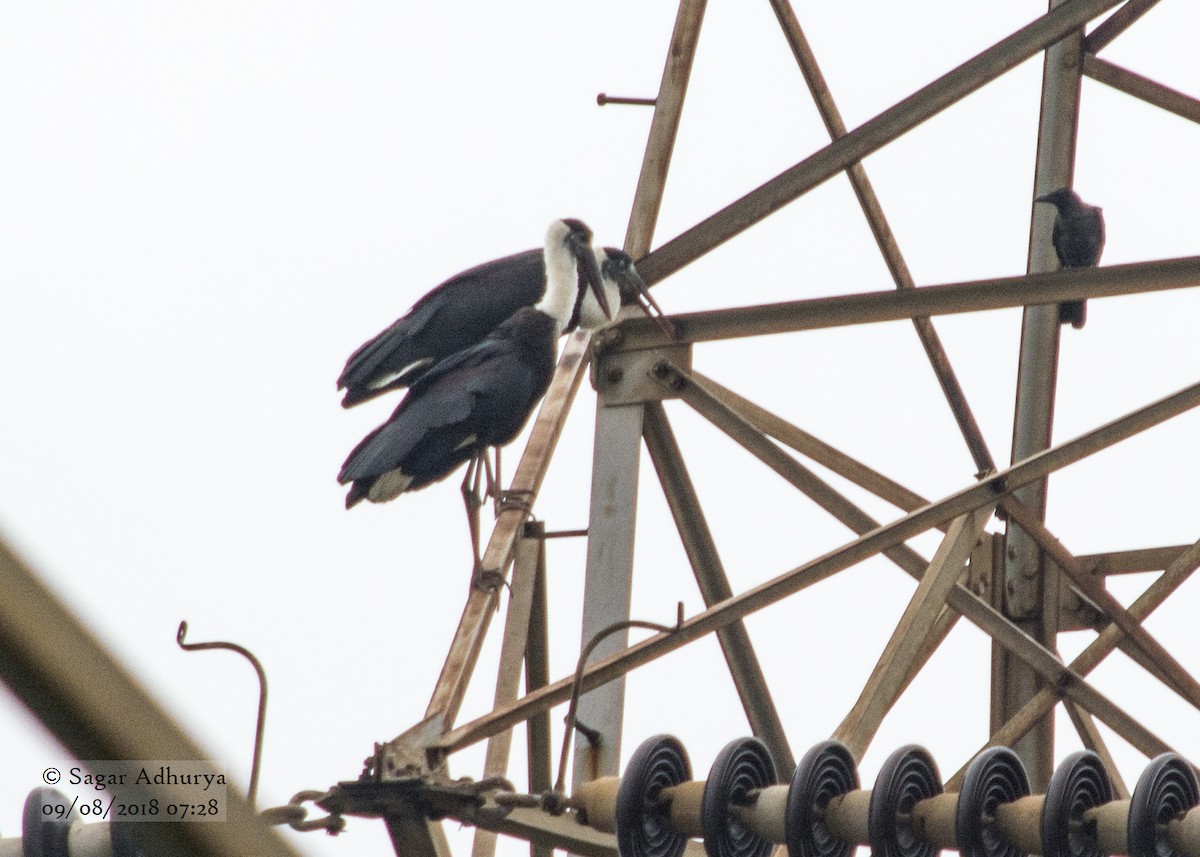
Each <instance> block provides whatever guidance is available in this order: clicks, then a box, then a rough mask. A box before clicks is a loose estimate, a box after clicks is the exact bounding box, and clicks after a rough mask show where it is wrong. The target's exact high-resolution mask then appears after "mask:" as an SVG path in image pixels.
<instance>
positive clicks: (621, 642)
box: [572, 402, 643, 787]
mask: <svg viewBox="0 0 1200 857" xmlns="http://www.w3.org/2000/svg"><path fill="white" fill-rule="evenodd" d="M642 408H643V406H642V405H641V404H634V405H618V406H615V407H606V406H605V405H604V404H603V402H601V403H600V407H599V408H598V409H597V411H596V440H595V448H594V451H593V454H592V496H591V515H590V517H589V522H588V548H587V578H586V580H585V581H584V591H583V640H582V643H581V647H582V646H586V645H587V644H588V643H589V642H591V640H592V638H593V637H595V636H596V635H597V634H598V633H600V632H601V631H602V630H604V629H605V628H607V627H608V626H609V625H612V624H613V623H615V622H623V621H625V620H627V619H628V618H629V598H630V590H631V588H632V581H633V534H634V522H635V520H636V518H637V481H638V462H639V459H640V458H641V451H642V444H641V441H642ZM628 642H629V633H628V632H627V631H625V632H619V633H615V634H613V635H611V636H610V637H608V638H607V639H605V640H604V641H603V642H602V643H600V645H599V646H597V647H596V650H595V652H594V653H593V655H592V658H593V660H601V659H603V658H605V657H607V656H609V655H611V654H614V653H616V652H619V651H621V650H622V649H624V648H625V647H626V646H627V645H628ZM624 706H625V679H624V677H623V676H622V677H621V678H618V679H615V680H613V681H611V682H609V683H608V684H606V685H604V686H603V687H598V688H596V689H595V690H592V691H589V692H588V693H585V694H584V695H583V696H581V697H580V699H579V714H578V718H577V719H578V722H579V723H580V724H582V725H583V726H584V727H585V728H586V729H587V730H588V734H589V735H591V736H592V737H591V739H585V738H584V737H583V736H582V734H580V735H577V736H575V737H576V743H575V765H574V768H573V772H572V782H573V784H574V785H575V786H576V787H578V786H579V784H580V783H583V782H587V781H588V780H592V779H595V778H596V777H600V776H607V775H615V774H617V773H618V770H619V767H618V766H619V765H620V761H621V760H620V753H621V720H622V713H623V711H624ZM593 741H594V742H595V743H593Z"/></svg>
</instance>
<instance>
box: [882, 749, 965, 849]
mask: <svg viewBox="0 0 1200 857" xmlns="http://www.w3.org/2000/svg"><path fill="white" fill-rule="evenodd" d="M941 793H942V779H941V777H940V776H939V775H938V770H937V765H936V764H934V761H933V757H932V756H930V755H929V751H928V750H926V749H925V748H924V747H918V746H917V745H916V744H910V745H908V746H907V747H901V748H900V749H899V750H897V751H896V752H894V753H892V755H890V756H888V758H887V760H886V761H884V763H883V767H882V768H880V769H879V776H878V777H877V778H876V780H875V788H874V789H872V791H871V803H870V805H869V807H868V809H867V838H868V840H869V842H870V845H871V854H872V855H873V857H935V855H936V854H937V852H938V851H939V850H940V846H939V845H937V844H935V843H934V842H933V841H931V840H930V839H925V838H922V836H921V831H922V829H930V830H942V831H946V830H947V829H948V830H950V831H953V829H954V823H953V818H954V804H953V801H949V802H947V801H944V800H943V801H933V800H932V799H933V798H935V797H936V796H938V795H941ZM919 804H923V810H922V811H921V812H917V811H916V807H917V806H918V805H919ZM947 835H949V836H951V837H953V833H952V832H951V833H949V834H947ZM942 838H944V837H942Z"/></svg>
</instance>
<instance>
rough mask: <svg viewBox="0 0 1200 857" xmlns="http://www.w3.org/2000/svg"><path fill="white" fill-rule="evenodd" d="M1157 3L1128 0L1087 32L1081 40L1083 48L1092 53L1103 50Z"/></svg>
mask: <svg viewBox="0 0 1200 857" xmlns="http://www.w3.org/2000/svg"><path fill="white" fill-rule="evenodd" d="M1157 4H1158V0H1129V2H1127V3H1126V4H1125V5H1124V6H1122V7H1121V8H1120V9H1118V10H1117V11H1115V12H1113V13H1112V14H1111V15H1109V16H1108V17H1107V18H1105V19H1104V21H1103V22H1101V23H1100V25H1099V26H1097V27H1096V29H1094V30H1092V31H1091V32H1090V33H1089V34H1088V37H1087V38H1086V39H1084V40H1083V49H1084V50H1085V51H1087V52H1088V53H1092V54H1094V53H1097V52H1098V51H1100V50H1103V49H1104V48H1105V47H1106V46H1108V45H1109V44H1110V43H1111V42H1112V40H1113V39H1115V38H1116V37H1117V36H1119V35H1121V33H1123V32H1125V31H1126V30H1127V29H1129V27H1131V26H1132V25H1133V24H1134V22H1136V21H1137V20H1138V18H1140V17H1142V16H1143V15H1145V14H1146V13H1147V12H1149V11H1150V10H1151V9H1153V8H1154V7H1155V6H1156V5H1157Z"/></svg>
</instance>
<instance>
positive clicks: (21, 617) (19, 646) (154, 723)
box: [0, 541, 296, 857]
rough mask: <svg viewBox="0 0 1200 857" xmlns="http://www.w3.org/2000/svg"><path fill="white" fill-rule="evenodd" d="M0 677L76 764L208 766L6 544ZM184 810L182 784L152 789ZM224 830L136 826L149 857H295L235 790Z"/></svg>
mask: <svg viewBox="0 0 1200 857" xmlns="http://www.w3.org/2000/svg"><path fill="white" fill-rule="evenodd" d="M0 604H3V605H4V609H3V610H0V679H3V681H4V683H5V684H7V685H8V686H9V688H10V689H11V690H12V691H13V693H14V694H16V696H17V697H18V698H19V699H20V700H21V701H22V702H23V703H24V704H25V705H26V706H27V707H28V708H29V710H30V711H31V712H33V714H34V715H35V716H36V717H37V718H38V719H39V720H41V722H42V724H43V725H44V726H45V727H46V728H47V729H48V730H49V731H50V733H51V734H52V735H54V737H55V738H57V739H58V740H59V742H61V744H62V745H63V747H65V748H66V749H67V751H68V752H69V753H71V754H72V755H73V756H74V757H75V758H76V759H117V760H119V759H178V760H181V761H182V760H189V761H190V760H195V761H198V762H202V761H206V760H210V759H211V756H210V755H209V754H208V753H206V752H205V751H204V750H202V749H201V748H200V747H199V746H198V745H197V744H196V743H195V742H194V741H193V740H192V739H191V738H189V737H188V736H187V735H186V734H185V733H184V732H183V730H182V729H180V728H179V726H178V725H177V724H176V723H175V721H174V720H172V719H171V717H169V716H168V715H167V713H166V711H165V710H164V709H163V708H162V707H161V706H160V705H159V703H158V701H157V700H155V699H154V698H153V697H151V696H150V694H149V693H147V692H146V690H145V688H143V687H142V685H141V684H140V683H139V682H138V681H137V680H136V679H135V678H134V677H133V676H132V675H131V674H130V673H129V672H128V671H127V670H126V669H125V668H124V667H123V666H122V665H121V664H120V663H118V662H117V660H116V659H115V658H113V656H112V655H111V654H109V652H108V650H107V649H106V648H105V647H104V646H103V645H102V644H101V642H100V641H99V640H98V639H96V637H95V636H93V635H92V634H91V633H90V632H89V631H88V630H87V629H86V628H85V627H84V626H83V625H82V623H80V621H79V619H78V618H76V616H75V615H74V614H73V613H72V612H71V611H70V610H69V609H68V608H67V606H66V605H65V604H63V603H62V601H60V600H59V599H58V598H57V597H56V596H55V595H54V594H53V593H52V592H51V591H50V589H49V588H48V587H47V586H46V585H45V584H44V583H43V582H42V581H41V580H40V579H39V578H38V576H37V575H36V574H35V573H34V571H33V570H32V569H31V568H30V567H29V566H27V565H26V564H25V563H24V562H23V561H22V560H21V559H20V558H19V557H18V556H17V554H16V553H15V552H14V551H13V550H12V549H11V548H9V547H8V545H6V544H4V543H3V542H2V541H0ZM155 788H156V792H155V795H154V796H155V797H157V798H158V799H159V800H160V801H161V800H164V798H167V797H170V798H171V800H170V801H168V802H177V803H188V802H190V800H191V798H192V797H194V793H192V792H189V791H188V789H187V787H186V786H176V785H171V784H166V785H162V786H156V787H155ZM224 806H225V807H226V808H227V812H228V814H227V821H225V822H224V823H219V824H205V823H179V824H143V825H138V837H139V842H138V844H139V847H141V848H143V849H146V850H147V852H148V853H161V854H189V855H198V857H204V855H211V857H224V855H228V854H255V855H263V857H296V852H295V851H294V850H292V848H291V846H290V845H288V844H287V843H286V842H284V841H283V840H282V839H281V838H280V837H279V836H277V835H276V834H275V832H274V831H273V830H272V829H271V828H270V827H268V826H267V825H266V824H265V823H263V822H262V821H261V820H260V819H259V818H258V817H257V815H256V814H255V812H254V810H253V808H252V807H251V806H250V804H249V803H248V802H247V801H246V799H245V798H244V797H243V796H242V794H241V793H240V792H239V791H238V789H236V788H230V789H229V790H228V794H227V797H226V798H225V799H224Z"/></svg>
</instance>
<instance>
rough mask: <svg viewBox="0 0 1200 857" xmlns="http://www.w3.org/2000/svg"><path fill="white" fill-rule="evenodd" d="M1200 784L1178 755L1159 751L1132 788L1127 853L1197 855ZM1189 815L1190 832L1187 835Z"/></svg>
mask: <svg viewBox="0 0 1200 857" xmlns="http://www.w3.org/2000/svg"><path fill="white" fill-rule="evenodd" d="M1197 805H1200V784H1197V781H1196V771H1195V769H1193V768H1192V766H1191V765H1189V764H1188V763H1187V762H1186V761H1185V760H1184V759H1183V758H1182V757H1181V756H1179V755H1177V754H1175V753H1163V754H1162V755H1161V756H1158V757H1156V758H1155V759H1154V760H1153V761H1152V762H1151V763H1150V764H1149V765H1148V766H1147V767H1146V770H1144V771H1142V775H1141V776H1140V777H1138V781H1137V785H1136V786H1134V788H1133V799H1132V800H1131V801H1130V802H1129V821H1128V824H1127V825H1126V840H1127V850H1126V853H1127V854H1129V857H1195V856H1196V855H1200V812H1197V811H1196V806H1197ZM1189 818H1191V819H1192V822H1191V827H1192V830H1191V835H1190V836H1189V835H1187V827H1188V821H1187V819H1189Z"/></svg>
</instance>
